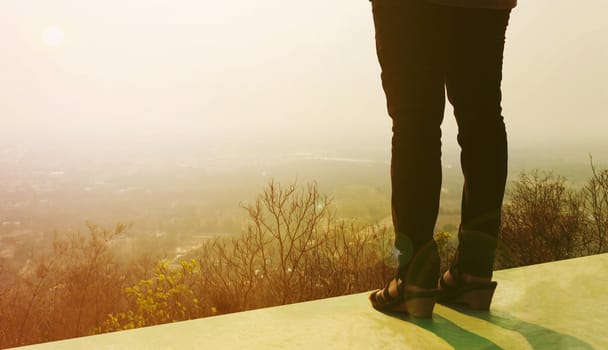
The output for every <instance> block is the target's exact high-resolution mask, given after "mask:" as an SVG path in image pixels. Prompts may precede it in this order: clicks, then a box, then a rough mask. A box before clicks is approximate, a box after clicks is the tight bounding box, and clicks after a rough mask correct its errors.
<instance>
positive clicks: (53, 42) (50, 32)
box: [42, 26, 65, 46]
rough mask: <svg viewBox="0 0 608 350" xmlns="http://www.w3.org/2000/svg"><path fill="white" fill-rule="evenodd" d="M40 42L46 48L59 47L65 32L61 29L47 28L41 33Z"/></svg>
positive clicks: (56, 27)
mask: <svg viewBox="0 0 608 350" xmlns="http://www.w3.org/2000/svg"><path fill="white" fill-rule="evenodd" d="M42 40H43V41H44V43H45V44H47V45H48V46H59V45H61V44H63V41H64V40H65V32H64V31H63V29H62V28H61V27H58V26H49V27H47V28H46V29H45V30H44V33H42Z"/></svg>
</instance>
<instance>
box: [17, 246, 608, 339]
mask: <svg viewBox="0 0 608 350" xmlns="http://www.w3.org/2000/svg"><path fill="white" fill-rule="evenodd" d="M495 280H496V281H498V289H497V290H496V294H495V297H494V302H493V305H492V309H491V311H489V312H471V311H469V310H466V309H456V308H451V307H446V306H442V305H437V306H436V307H435V314H434V316H433V319H432V320H417V319H413V318H410V317H409V316H403V315H393V314H384V313H380V312H377V311H375V310H373V309H372V308H371V307H370V305H369V302H368V300H367V293H362V294H355V295H349V296H344V297H337V298H331V299H324V300H318V301H312V302H306V303H300V304H292V305H286V306H280V307H274V308H268V309H261V310H254V311H248V312H242V313H235V314H229V315H223V316H217V317H212V318H204V319H198V320H192V321H185V322H178V323H173V324H167V325H161V326H155V327H148V328H141V329H135V330H130V331H122V332H115V333H110V334H103V335H97V336H91V337H83V338H76V339H69V340H63V341H58V342H52V343H45V344H38V345H32V346H25V347H21V348H19V349H29V350H51V349H57V350H59V349H61V350H76V349H78V350H80V349H87V350H94V349H108V350H109V349H239V350H242V349H254V350H255V349H336V350H339V349H348V350H355V349H365V350H368V349H390V350H392V349H416V350H419V349H437V350H440V349H467V350H469V349H517V350H525V349H551V350H555V349H608V254H603V255H595V256H589V257H584V258H577V259H571V260H564V261H559V262H553V263H547V264H541V265H533V266H527V267H520V268H515V269H510V270H503V271H497V272H496V273H495Z"/></svg>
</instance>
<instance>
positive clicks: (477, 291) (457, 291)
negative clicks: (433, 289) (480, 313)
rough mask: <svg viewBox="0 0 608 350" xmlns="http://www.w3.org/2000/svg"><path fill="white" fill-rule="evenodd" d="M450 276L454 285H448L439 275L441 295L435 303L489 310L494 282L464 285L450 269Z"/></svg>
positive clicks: (460, 278)
mask: <svg viewBox="0 0 608 350" xmlns="http://www.w3.org/2000/svg"><path fill="white" fill-rule="evenodd" d="M450 274H451V275H452V278H453V279H454V282H455V284H454V285H449V284H448V283H447V282H446V281H445V279H444V278H443V275H441V278H440V279H439V289H440V291H441V294H440V296H439V298H438V299H437V302H439V303H442V304H461V305H466V306H468V307H470V308H471V309H474V310H489V309H490V304H491V303H492V297H493V296H494V291H495V290H496V286H497V285H498V283H497V282H496V281H489V282H471V283H465V282H464V281H463V280H462V276H461V275H460V273H459V272H458V270H456V269H454V270H452V269H450Z"/></svg>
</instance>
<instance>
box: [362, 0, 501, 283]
mask: <svg viewBox="0 0 608 350" xmlns="http://www.w3.org/2000/svg"><path fill="white" fill-rule="evenodd" d="M372 7H373V15H374V23H375V30H376V48H377V54H378V59H379V62H380V66H381V68H382V75H381V77H382V86H383V88H384V92H385V94H386V99H387V107H388V113H389V115H390V117H391V118H392V121H393V139H392V158H391V181H392V210H393V224H394V228H395V236H396V238H395V247H396V248H397V249H398V250H399V252H400V255H399V263H400V266H399V272H400V273H401V274H402V277H404V278H405V279H406V283H409V284H414V285H418V286H421V287H429V288H430V287H434V286H436V285H437V277H438V276H439V272H440V271H439V254H438V251H437V245H436V243H435V241H434V240H433V232H434V228H435V223H436V220H437V214H438V211H439V196H440V192H441V175H442V174H441V129H440V125H441V122H442V120H443V113H444V107H445V91H446V90H447V96H448V99H449V101H450V103H451V104H452V105H453V107H454V114H455V117H456V121H457V124H458V143H459V144H460V146H461V166H462V170H463V173H464V179H465V182H464V188H463V194H462V214H461V215H462V218H461V224H460V229H459V234H458V237H459V247H458V253H457V257H456V259H455V261H453V262H452V264H453V266H454V267H455V268H458V269H459V270H460V271H462V272H466V273H471V274H474V275H478V276H491V275H492V269H493V263H494V255H495V251H496V242H497V236H498V229H499V226H500V209H501V206H502V200H503V196H504V190H505V182H506V174H507V136H506V132H505V125H504V122H503V117H502V116H501V111H502V108H501V105H500V102H501V90H500V83H501V79H502V58H503V49H504V41H505V30H506V27H507V23H508V20H509V13H510V11H509V10H488V9H470V8H457V7H447V6H440V5H434V4H431V3H427V2H426V1H424V0H372Z"/></svg>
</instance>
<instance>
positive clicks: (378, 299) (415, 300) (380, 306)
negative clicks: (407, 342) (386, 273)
mask: <svg viewBox="0 0 608 350" xmlns="http://www.w3.org/2000/svg"><path fill="white" fill-rule="evenodd" d="M393 281H396V283H397V295H396V296H392V295H390V293H389V288H390V285H391V283H392V282H393ZM439 293H440V290H439V289H433V290H423V291H410V290H406V289H405V283H403V280H402V279H401V278H399V277H395V278H393V280H391V281H390V282H389V283H388V284H387V285H386V287H384V289H378V290H376V291H374V292H372V293H371V294H370V295H369V301H370V302H371V303H372V307H373V308H374V309H376V310H378V311H383V312H404V313H407V314H410V315H412V316H414V317H419V318H430V317H432V315H433V308H434V307H435V302H436V301H437V297H438V296H439Z"/></svg>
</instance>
